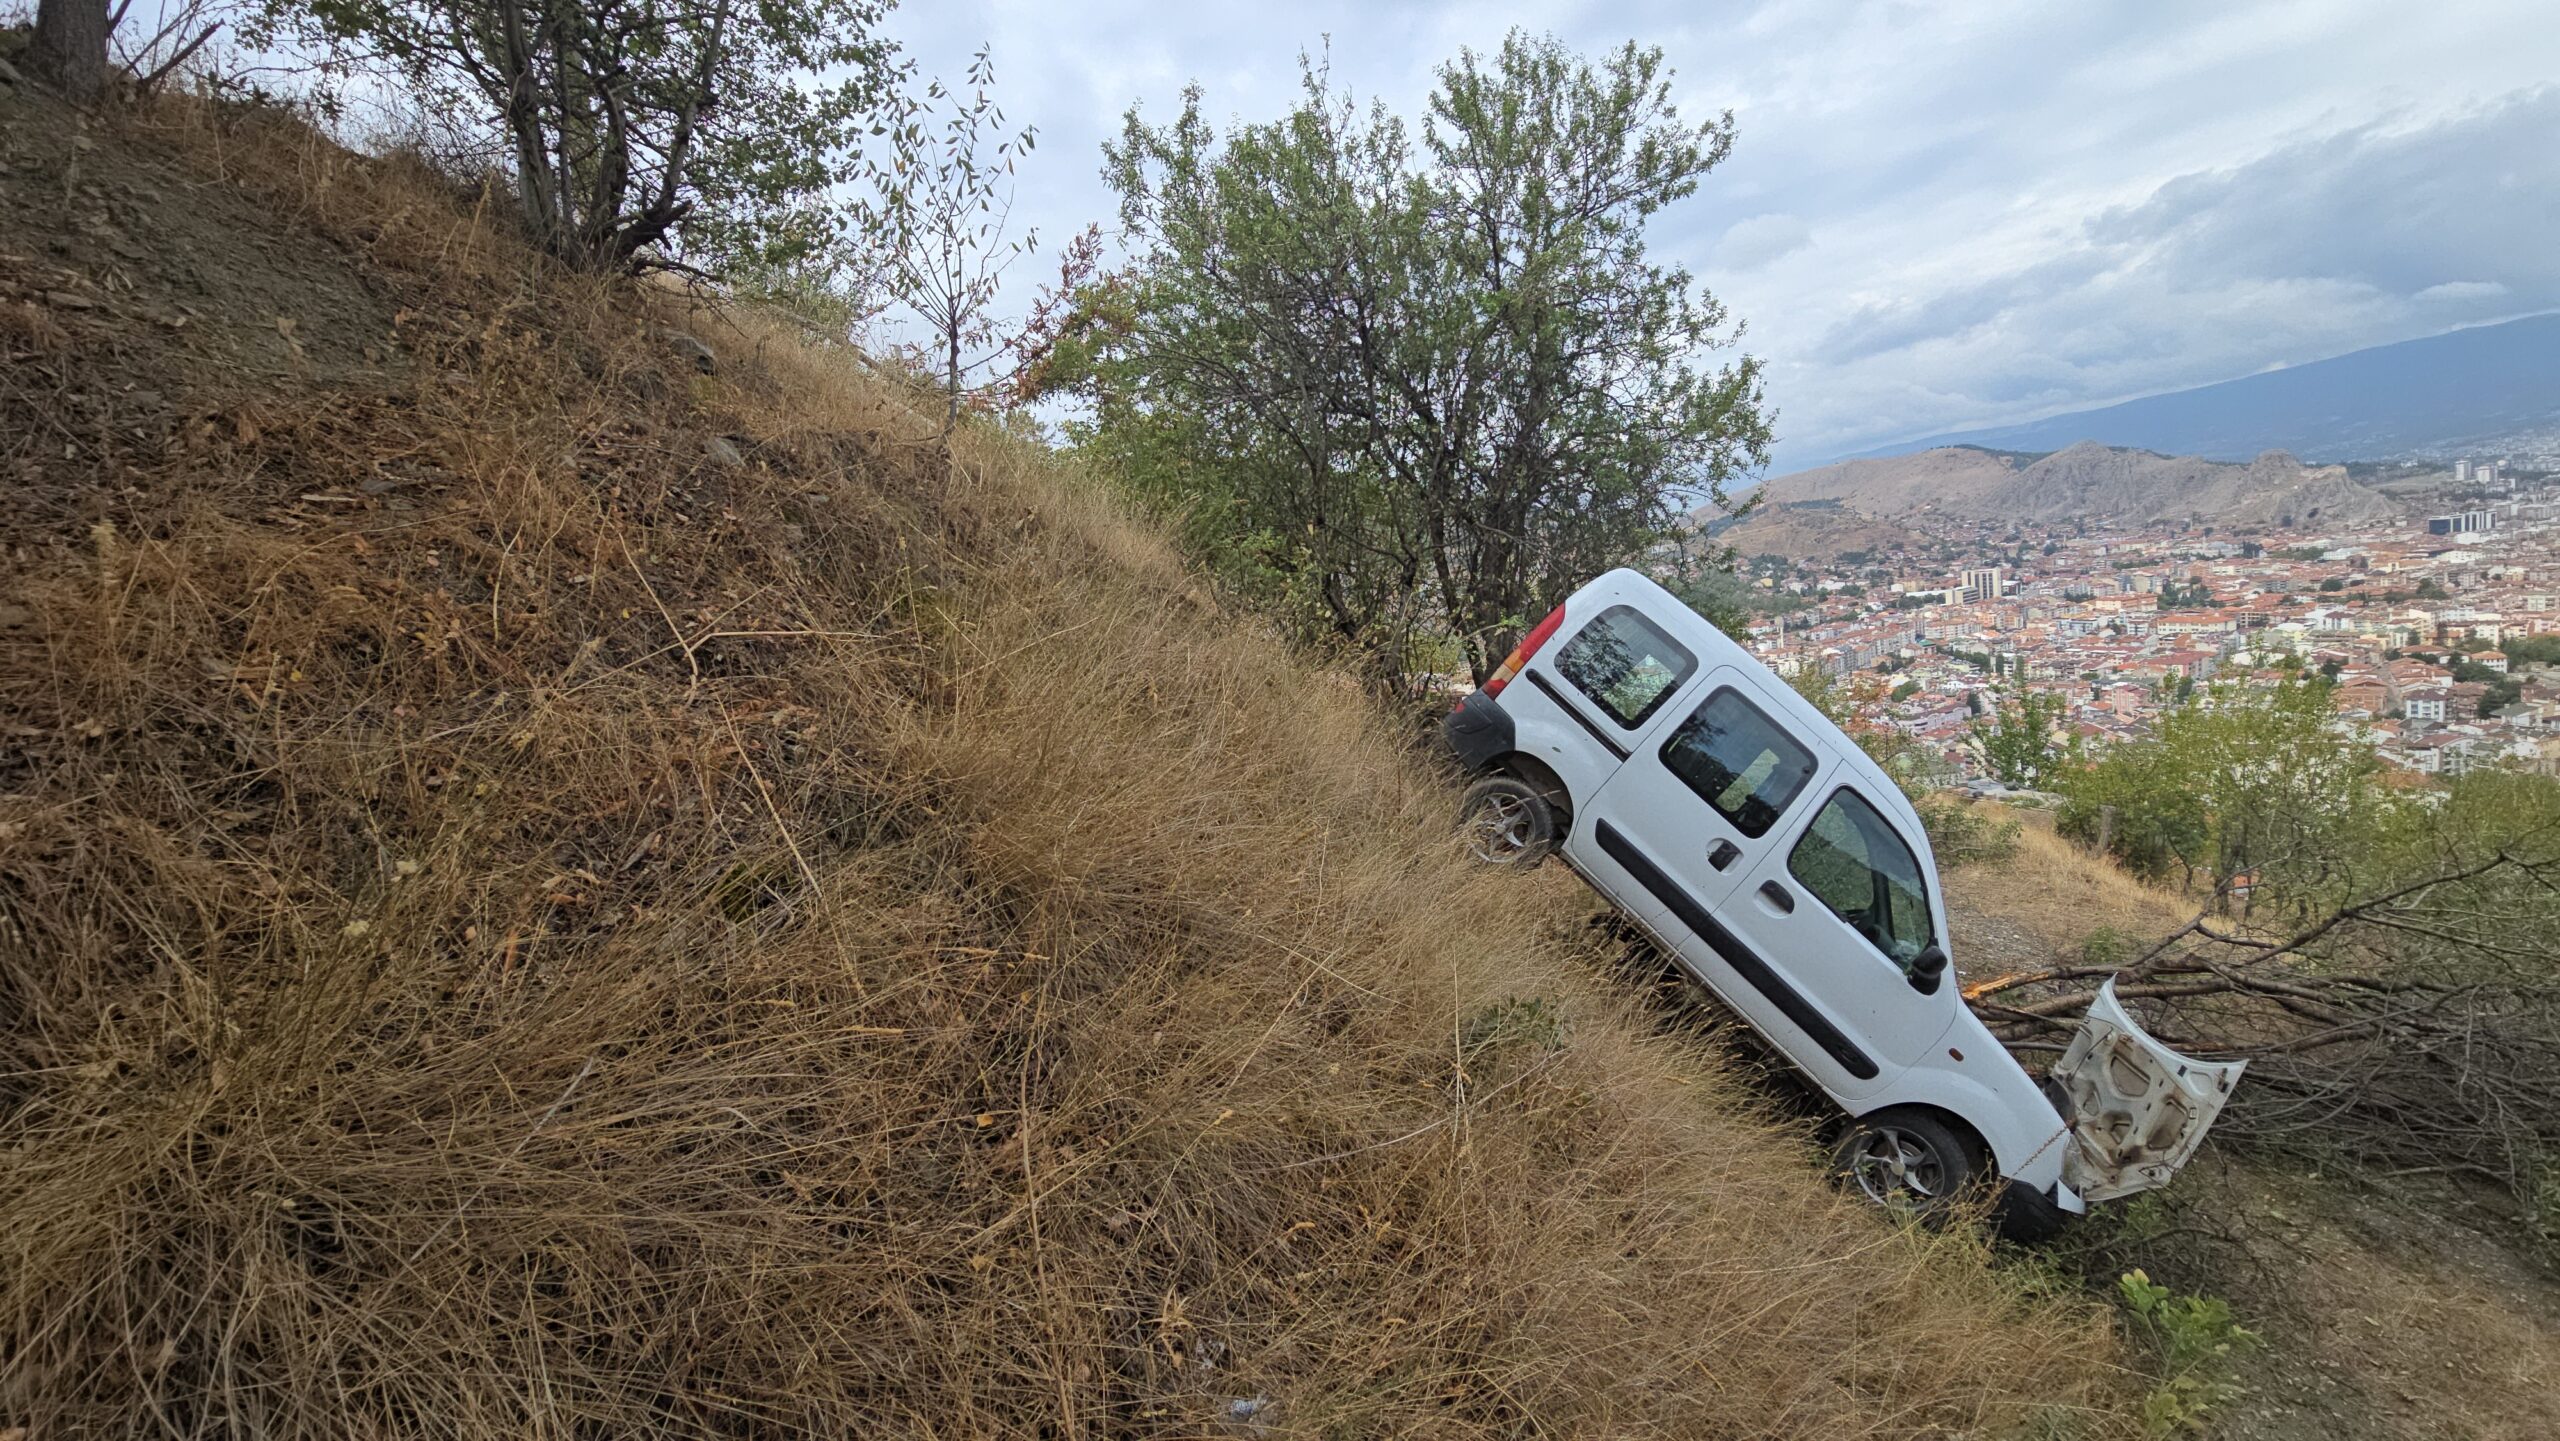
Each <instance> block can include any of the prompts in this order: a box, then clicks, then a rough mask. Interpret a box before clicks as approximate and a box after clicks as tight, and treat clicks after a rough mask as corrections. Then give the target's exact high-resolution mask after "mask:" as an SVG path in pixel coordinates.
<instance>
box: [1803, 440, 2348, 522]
mask: <svg viewBox="0 0 2560 1441" xmlns="http://www.w3.org/2000/svg"><path fill="white" fill-rule="evenodd" d="M1768 497H1769V500H1770V502H1771V503H1773V504H1787V503H1800V502H1804V501H1815V500H1820V501H1832V502H1836V503H1837V504H1839V505H1840V506H1841V507H1842V508H1843V509H1846V510H1849V511H1854V512H1857V513H1859V514H1862V515H1867V516H1872V517H1875V518H1878V519H1897V520H1917V519H1919V518H1922V517H1928V516H1936V517H1940V518H1944V519H1952V520H1962V521H1975V522H1980V521H1994V522H1996V521H2001V520H2010V519H2021V520H2041V521H2054V520H2068V519H2072V518H2075V517H2083V516H2085V517H2088V518H2090V519H2093V520H2112V521H2122V522H2127V523H2134V524H2139V523H2144V522H2151V521H2162V520H2201V521H2214V522H2220V523H2225V524H2233V525H2294V524H2302V525H2310V524H2315V523H2319V522H2324V521H2325V522H2329V523H2355V522H2362V521H2372V520H2386V519H2389V518H2391V517H2392V516H2394V515H2396V514H2398V513H2399V506H2398V504H2397V503H2396V502H2394V501H2393V500H2391V498H2390V497H2388V496H2385V495H2383V494H2382V493H2381V492H2379V491H2377V490H2374V489H2372V488H2371V487H2368V486H2366V485H2364V484H2363V483H2361V482H2359V481H2357V480H2355V479H2353V478H2351V477H2350V476H2349V475H2348V474H2347V470H2346V467H2344V466H2339V465H2325V466H2310V465H2304V464H2303V463H2302V462H2300V461H2298V460H2296V459H2294V458H2293V457H2292V456H2290V455H2286V454H2284V453H2282V452H2280V451H2270V452H2268V453H2267V454H2265V455H2261V456H2259V457H2258V458H2257V459H2256V460H2254V461H2251V462H2250V463H2249V464H2247V465H2230V464H2225V463H2223V462H2220V461H2212V460H2199V459H2195V458H2193V457H2189V456H2172V455H2156V454H2153V453H2152V452H2150V451H2144V450H2125V449H2119V448H2115V447H2111V446H2104V445H2099V444H2096V443H2095V442H2084V443H2082V444H2078V445H2074V446H2072V447H2070V448H2069V449H2067V450H2060V451H2056V452H2054V453H2053V454H2051V455H2047V456H2042V457H2039V458H2035V459H2032V460H2031V459H2028V458H2027V457H2023V456H2018V455H2013V454H2009V453H2006V452H1999V451H1986V450H1975V449H1969V448H1951V449H1944V450H1929V451H1923V452H1921V453H1919V454H1917V455H1909V456H1896V457H1893V458H1890V459H1883V460H1852V461H1844V462H1842V463H1840V464H1838V465H1831V466H1824V467H1822V468H1820V469H1817V470H1808V471H1799V472H1797V473H1795V474H1793V475H1782V476H1779V477H1777V478H1775V479H1773V480H1771V481H1770V482H1769V483H1768Z"/></svg>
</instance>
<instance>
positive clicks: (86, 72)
mask: <svg viewBox="0 0 2560 1441" xmlns="http://www.w3.org/2000/svg"><path fill="white" fill-rule="evenodd" d="M27 63H28V64H29V65H30V66H31V67H32V68H33V69H34V70H35V73H36V77H37V78H38V79H41V80H44V81H46V82H48V83H50V84H51V85H53V86H54V87H55V88H56V89H59V90H60V91H61V92H62V93H63V94H64V95H65V96H68V97H69V98H70V99H72V100H75V101H77V102H79V103H81V104H83V105H85V104H88V103H89V102H90V101H92V100H95V99H97V98H98V92H99V91H100V90H102V89H104V88H105V87H106V83H107V0H37V5H36V34H35V43H34V44H33V45H32V46H30V47H29V49H28V51H27Z"/></svg>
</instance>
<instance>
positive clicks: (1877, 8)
mask: <svg viewBox="0 0 2560 1441" xmlns="http://www.w3.org/2000/svg"><path fill="white" fill-rule="evenodd" d="M2548 19H2549V13H2548V0H2480V3H2469V4H2463V5H2454V6H2410V5H2407V4H2405V3H2403V0H2319V3H2296V4H2289V5H2282V6H2243V7H2239V8H2237V9H2235V8H2234V7H2232V6H2231V5H2230V4H2229V3H2228V0H2156V3H2153V4H2148V5H2143V6H2096V5H2055V4H2051V3H2049V0H1944V3H1933V4H1930V5H1926V6H1916V5H1876V4H1872V3H1868V0H1765V3H1762V4H1759V5H1757V6H1754V7H1751V8H1748V9H1743V8H1742V7H1733V8H1732V9H1731V10H1728V9H1727V8H1726V7H1700V6H1696V5H1694V4H1693V3H1690V0H1618V3H1615V4H1612V5H1609V6H1605V7H1603V6H1597V5H1593V4H1590V3H1587V0H1501V3H1499V4H1494V5H1480V4H1470V3H1458V0H1437V3H1396V4H1379V3H1376V0H1368V3H1361V4H1353V3H1349V0H1308V3H1303V4H1298V5H1285V6H1283V5H1268V4H1254V5H1238V4H1232V3H1198V4H1193V5H1188V6H1165V5H1161V4H1154V3H1140V0H1088V3H1086V4H1082V5H1075V6H1061V5H1055V4H1050V3H1038V4H1035V3H1032V0H944V3H940V4H933V5H927V4H926V3H924V0H910V8H908V9H906V10H903V11H900V12H897V13H896V14H895V15H894V16H893V19H892V30H893V33H895V34H896V35H898V37H899V38H900V39H901V40H902V41H904V42H905V43H906V44H907V45H908V46H909V47H910V49H911V50H912V51H913V52H914V53H915V54H916V56H917V57H918V58H919V60H920V61H922V62H923V63H924V65H925V66H926V68H928V69H930V70H935V71H939V72H941V73H956V72H957V71H958V70H959V68H960V67H961V65H963V64H964V63H965V61H966V59H967V56H968V53H969V52H970V51H971V50H972V49H974V48H975V47H976V46H977V45H978V44H979V43H981V42H982V41H992V42H993V44H994V46H995V58H996V62H997V66H998V88H999V91H1000V92H1001V94H1002V95H1003V97H1004V99H1005V102H1006V108H1007V111H1008V114H1009V115H1011V116H1012V117H1013V118H1014V119H1016V120H1017V121H1025V120H1027V121H1031V122H1033V123H1036V124H1038V125H1039V126H1040V127H1041V137H1040V147H1039V150H1038V151H1037V152H1036V154H1035V155H1034V156H1033V158H1032V163H1031V164H1030V165H1029V166H1027V167H1026V169H1025V171H1024V174H1023V179H1022V191H1021V195H1020V197H1019V200H1018V203H1017V207H1016V217H1017V220H1018V221H1019V222H1021V223H1024V224H1034V223H1036V224H1037V225H1038V226H1039V228H1040V231H1041V235H1042V238H1043V240H1044V241H1045V242H1049V243H1052V244H1054V243H1055V242H1056V241H1057V240H1059V239H1063V238H1064V237H1065V236H1067V235H1069V234H1071V233H1073V232H1074V231H1075V230H1077V229H1080V228H1081V227H1082V226H1083V225H1084V223H1085V222H1087V221H1089V220H1101V221H1103V222H1104V223H1105V225H1106V228H1107V227H1108V224H1109V222H1110V220H1111V218H1112V215H1113V205H1112V200H1111V197H1110V195H1109V194H1108V192H1107V191H1106V190H1105V189H1104V187H1103V186H1102V184H1101V181H1100V175H1099V169H1100V162H1099V152H1098V146H1099V143H1100V141H1101V140H1102V138H1103V137H1104V136H1105V135H1106V134H1108V133H1110V132H1111V131H1112V130H1114V129H1116V126H1117V118H1118V116H1119V115H1120V114H1121V113H1122V112H1123V111H1124V110H1126V109H1127V108H1128V107H1129V106H1130V105H1131V104H1133V103H1135V104H1142V105H1143V106H1144V108H1145V110H1146V112H1147V113H1148V114H1150V115H1151V116H1155V117H1158V118H1161V117H1164V116H1166V115H1168V114H1169V113H1170V112H1171V110H1172V108H1173V107H1174V106H1175V105H1176V104H1177V103H1178V100H1179V95H1180V91H1181V87H1182V85H1183V84H1184V83H1185V82H1187V81H1189V80H1192V79H1197V80H1199V81H1200V82H1201V83H1202V84H1203V85H1204V86H1206V88H1207V91H1208V93H1207V96H1206V101H1205V109H1206V111H1207V113H1208V114H1209V115H1210V116H1211V117H1213V118H1214V119H1218V120H1224V119H1226V118H1229V117H1245V118H1253V119H1262V118H1268V117H1271V116H1274V115H1276V114H1278V113H1279V112H1280V111H1281V110H1282V109H1283V108H1284V107H1285V106H1287V105H1288V104H1290V103H1291V102H1292V100H1294V98H1295V94H1296V57H1297V55H1298V53H1299V52H1300V51H1301V50H1316V49H1319V48H1320V47H1323V46H1325V45H1326V44H1327V41H1328V38H1329V40H1330V53H1331V58H1332V65H1333V72H1334V75H1335V78H1336V79H1337V80H1338V81H1343V82H1347V83H1349V84H1351V85H1353V86H1355V87H1357V88H1358V89H1359V90H1360V91H1361V93H1362V94H1363V95H1364V96H1366V95H1374V96H1377V97H1378V98H1381V99H1383V100H1384V101H1385V102H1386V103H1387V104H1389V105H1390V106H1392V107H1394V108H1395V109H1397V110H1398V111H1400V112H1401V113H1403V114H1405V115H1407V116H1416V115H1418V114H1419V112H1420V108H1421V102H1422V99H1423V97H1424V95H1425V94H1426V93H1427V92H1428V90H1429V88H1430V82H1431V71H1432V68H1433V67H1434V66H1435V65H1437V64H1438V63H1440V62H1441V61H1442V60H1445V59H1447V58H1448V57H1449V56H1450V55H1451V54H1453V53H1454V52H1455V51H1456V49H1457V48H1458V47H1459V46H1461V45H1473V46H1475V47H1477V48H1480V49H1481V48H1487V47H1490V46H1493V45H1498V44H1499V43H1500V42H1501V38H1502V35H1503V32H1504V31H1505V30H1506V29H1507V28H1509V27H1510V26H1512V25H1514V24H1518V25H1524V26H1528V27H1531V28H1534V29H1545V30H1553V31H1555V32H1557V33H1559V34H1561V35H1562V36H1564V37H1565V39H1566V40H1567V41H1568V42H1570V43H1572V44H1575V45H1577V46H1579V47H1581V48H1583V49H1584V50H1585V51H1596V50H1598V49H1600V48H1601V47H1604V46H1607V45H1611V44H1615V43H1617V42H1619V41H1623V40H1625V39H1626V38H1628V37H1630V36H1634V37H1636V38H1638V39H1641V40H1643V41H1645V42H1646V43H1652V44H1659V45H1661V46H1663V48H1664V49H1665V51H1666V52H1667V53H1668V56H1669V58H1670V61H1671V63H1672V65H1673V66H1674V67H1675V68H1676V69H1677V71H1678V77H1677V79H1676V81H1675V84H1674V88H1675V94H1676V95H1677V96H1678V98H1679V100H1680V103H1681V104H1682V106H1683V107H1684V109H1685V110H1686V111H1687V112H1688V113H1690V114H1693V115H1697V116H1705V115H1711V114H1713V113H1715V112H1718V111H1721V110H1724V109H1727V108H1730V109H1732V110H1733V111H1734V112H1735V115H1736V119H1737V123H1738V126H1739V131H1740V137H1739V141H1738V144H1737V147H1736V149H1735V152H1734V155H1733V157H1732V159H1730V160H1729V161H1728V162H1727V163H1726V165H1725V166H1724V167H1723V168H1722V169H1721V170H1719V171H1718V172H1717V173H1716V174H1714V175H1712V176H1709V177H1708V178H1707V180H1706V182H1705V184H1704V185H1703V186H1702V187H1701V188H1700V190H1699V192H1698V194H1697V195H1696V197H1694V198H1692V199H1690V200H1687V201H1684V202H1682V203H1681V204H1679V205H1676V206H1673V207H1671V208H1670V209H1668V210H1666V211H1664V212H1663V213H1662V214H1661V215H1659V216H1658V217H1656V228H1655V231H1654V232H1653V233H1654V236H1655V241H1656V244H1657V246H1658V248H1659V250H1660V251H1661V253H1662V255H1663V257H1664V258H1665V259H1668V260H1672V261H1676V262H1679V263H1681V264H1685V265H1686V266H1687V267H1688V268H1689V269H1690V270H1691V271H1692V272H1694V273H1696V274H1697V275H1699V276H1700V277H1702V278H1703V279H1704V280H1705V281H1706V282H1707V283H1708V284H1710V285H1711V286H1712V287H1713V288H1714V289H1715V291H1716V293H1717V297H1718V298H1719V299H1720V300H1722V301H1724V302H1725V303H1726V304H1727V305H1728V306H1729V307H1730V309H1731V311H1732V313H1733V315H1734V316H1735V317H1736V318H1738V319H1740V320H1743V321H1745V322H1747V323H1748V326H1749V332H1748V344H1749V348H1750V350H1751V351H1752V352H1753V353H1754V354H1756V355H1759V356H1761V357H1762V358H1763V359H1764V360H1765V361H1766V362H1767V363H1768V367H1769V389H1770V398H1771V401H1772V402H1773V404H1774V405H1775V406H1776V407H1777V409H1778V411H1779V416H1778V431H1779V442H1780V444H1779V453H1778V459H1779V464H1780V465H1781V466H1782V467H1784V466H1787V465H1792V464H1796V463H1801V462H1803V461H1807V460H1813V459H1818V458H1820V457H1821V456H1823V455H1826V454H1830V453H1836V452H1839V451H1844V450H1850V449H1856V448H1860V447H1863V446H1868V445H1874V444H1878V443H1881V442H1884V441H1887V440H1890V439H1893V438H1895V437H1898V436H1905V435H1913V434H1920V433H1926V432H1932V431H1938V430H1945V429H1953V428H1958V427H1963V426H1973V425H1985V424H1999V423H2004V422H2008V421H2015V420H2024V419H2029V418H2032V417H2033V416H2035V415H2040V414H2049V413H2052V412H2054V411H2057V410H2065V409H2072V408H2077V407H2079V406H2084V405H2096V404H2104V403H2107V402H2109V401H2113V400H2117V399H2122V398H2125V397H2127V396H2130V395H2135V394H2142V393H2148V392H2153V391H2159V390H2167V389H2175V388H2178V387H2181V386H2186V385H2195V384H2201V383H2204V382H2208V381H2212V380H2218V379H2223V378H2227V377H2229V376H2234V375H2243V374H2248V373H2251V372H2253V371H2256V370H2259V369H2262V368H2264V367H2266V366H2268V365H2271V364H2280V363H2294V362H2300V361H2303V360H2308V359H2313V358H2316V357H2318V356H2321V355H2327V354H2335V353H2338V352H2341V351H2345V350H2351V349H2355V348H2357V347H2360V346H2364V345H2373V344H2380V343H2383V342H2386V341H2391V340H2398V339H2404V338H2407V337H2409V336H2411V335H2416V334H2421V333H2425V332H2428V331H2431V330H2437V329H2443V328H2445V327H2448V326H2451V325H2455V324H2461V323H2469V322H2472V321H2476V320H2483V319H2491V318H2496V317H2498V316H2502V315H2508V314H2515V313H2519V312H2522V311H2524V310H2529V309H2544V308H2552V307H2554V306H2560V276H2555V275H2554V274H2553V269H2554V267H2555V266H2560V247H2555V246H2553V245H2552V244H2551V243H2550V238H2551V237H2552V236H2554V235H2560V169H2555V167H2560V146H2553V145H2552V144H2551V143H2550V137H2551V136H2552V135H2553V134H2560V91H2554V90H2550V89H2541V90H2537V88H2536V87H2540V86H2544V85H2546V84H2547V83H2548V82H2549V80H2550V77H2552V76H2554V75H2560V26H2554V25H2551V24H2549V23H2548ZM1816 236H1818V237H1819V242H1818V243H1814V237H1816ZM1048 271H1049V268H1048V267H1047V266H1046V265H1045V264H1038V265H1034V264H1025V265H1022V266H1019V267H1017V268H1016V273H1015V280H1016V283H1017V284H1018V285H1019V286H1020V288H1021V289H1022V292H1023V293H1022V296H1021V297H1020V298H1019V299H1021V300H1027V297H1028V290H1029V287H1030V285H1032V284H1034V283H1036V282H1037V281H1038V280H1039V279H1041V278H1043V277H1045V275H1046V274H1047V273H1048ZM2491 286H2497V287H2504V289H2503V290H2502V291H2498V292H2494V293H2493V292H2492V291H2490V290H2488V289H2486V288H2484V287H2491ZM1017 303H1019V302H1017Z"/></svg>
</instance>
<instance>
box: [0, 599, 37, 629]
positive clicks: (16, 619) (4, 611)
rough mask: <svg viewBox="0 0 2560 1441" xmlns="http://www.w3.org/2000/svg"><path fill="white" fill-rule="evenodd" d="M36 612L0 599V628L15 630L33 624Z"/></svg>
mask: <svg viewBox="0 0 2560 1441" xmlns="http://www.w3.org/2000/svg"><path fill="white" fill-rule="evenodd" d="M35 619H36V613H35V612H34V611H31V610H29V609H27V608H26V607H25V606H22V605H18V604H15V603H13V602H10V601H0V630H16V629H17V628H18V627H20V626H23V625H33V624H35Z"/></svg>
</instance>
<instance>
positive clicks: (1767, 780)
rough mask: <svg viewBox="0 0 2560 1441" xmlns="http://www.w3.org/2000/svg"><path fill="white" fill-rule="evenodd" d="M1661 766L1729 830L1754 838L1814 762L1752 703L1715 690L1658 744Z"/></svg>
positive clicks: (1789, 798) (1779, 811) (1801, 782)
mask: <svg viewBox="0 0 2560 1441" xmlns="http://www.w3.org/2000/svg"><path fill="white" fill-rule="evenodd" d="M1662 764H1663V768H1664V769H1666V770H1668V771H1670V772H1671V773H1672V774H1673V775H1675V776H1678V777H1679V778H1680V779H1681V781H1682V782H1683V783H1684V784H1686V785H1687V786H1688V787H1689V789H1691V790H1693V791H1696V792H1697V793H1698V797H1699V799H1701V800H1703V801H1705V802H1706V803H1707V804H1708V805H1711V806H1714V807H1715V808H1716V814H1718V815H1720V816H1723V817H1724V818H1725V819H1726V820H1729V821H1731V822H1733V828H1734V829H1735V830H1738V831H1740V832H1742V833H1743V834H1744V835H1746V836H1751V837H1753V838H1755V839H1756V838H1758V837H1760V836H1764V835H1767V834H1768V833H1769V827H1771V826H1773V825H1776V824H1777V823H1778V817H1779V816H1780V815H1782V814H1784V813H1785V812H1786V809H1787V803H1788V802H1790V801H1792V800H1794V799H1795V798H1796V792H1798V791H1801V790H1803V789H1804V783H1805V782H1806V781H1809V780H1811V779H1813V765H1814V762H1813V753H1812V752H1810V751H1808V750H1806V749H1805V748H1804V747H1803V746H1800V745H1798V744H1796V742H1795V740H1794V738H1793V737H1791V736H1789V735H1788V734H1787V733H1786V732H1785V731H1782V730H1780V729H1778V723H1777V722H1776V721H1773V720H1771V719H1769V717H1768V716H1766V715H1764V714H1763V713H1762V712H1761V710H1760V708H1759V707H1758V706H1755V705H1753V704H1752V703H1751V702H1749V701H1747V700H1744V699H1743V698H1742V697H1741V695H1740V694H1739V693H1737V692H1735V691H1732V690H1719V691H1717V692H1716V693H1715V694H1714V695H1711V696H1709V697H1707V703H1706V704H1705V705H1702V706H1700V707H1698V709H1697V713H1696V714H1694V715H1692V716H1690V717H1689V718H1688V719H1687V720H1685V721H1682V722H1681V723H1680V728H1679V729H1678V730H1675V731H1673V732H1672V733H1671V739H1669V740H1667V741H1664V742H1663V743H1662Z"/></svg>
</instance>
